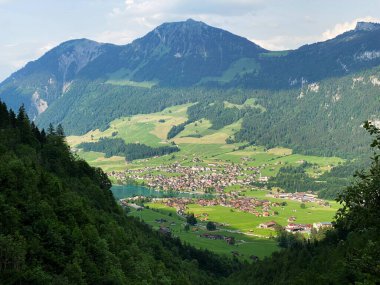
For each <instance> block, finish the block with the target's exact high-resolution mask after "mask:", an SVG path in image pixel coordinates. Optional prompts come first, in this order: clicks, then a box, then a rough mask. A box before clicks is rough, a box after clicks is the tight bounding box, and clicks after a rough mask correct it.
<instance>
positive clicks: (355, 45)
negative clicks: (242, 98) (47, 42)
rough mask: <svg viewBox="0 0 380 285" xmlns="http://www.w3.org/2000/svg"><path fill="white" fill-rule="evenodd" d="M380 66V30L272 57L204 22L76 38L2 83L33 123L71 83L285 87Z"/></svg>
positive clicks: (1, 90)
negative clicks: (125, 38) (126, 37)
mask: <svg viewBox="0 0 380 285" xmlns="http://www.w3.org/2000/svg"><path fill="white" fill-rule="evenodd" d="M379 64H380V25H379V24H374V23H363V22H360V23H358V25H357V27H356V29H355V30H352V31H349V32H346V33H344V34H342V35H340V36H338V37H336V38H334V39H332V40H328V41H326V42H321V43H316V44H312V45H306V46H303V47H300V48H299V49H296V50H292V51H283V52H270V51H267V50H265V49H263V48H261V47H259V46H258V45H256V44H254V43H252V42H250V41H249V40H247V39H245V38H242V37H239V36H237V35H234V34H232V33H230V32H227V31H224V30H222V29H218V28H214V27H211V26H209V25H207V24H205V23H202V22H198V21H194V20H191V19H189V20H187V21H184V22H176V23H165V24H162V25H160V26H159V27H157V28H155V29H154V30H153V31H151V32H149V33H148V34H147V35H145V36H144V37H142V38H140V39H137V40H135V41H133V42H132V43H131V44H127V45H124V46H116V45H112V44H100V43H97V42H94V41H90V40H86V39H81V40H72V41H68V42H65V43H62V44H61V45H59V46H58V47H56V48H54V49H52V50H51V51H49V52H47V53H46V54H45V55H43V56H42V57H41V58H40V59H38V60H36V61H33V62H30V63H28V64H27V65H26V66H25V67H24V68H22V69H21V70H19V71H17V72H15V73H14V74H12V75H11V76H10V77H9V78H7V79H6V80H5V81H4V82H2V83H1V84H0V98H1V99H2V100H4V101H5V102H6V103H7V104H8V105H9V106H10V107H11V108H14V109H17V108H18V106H20V105H21V104H24V105H25V106H26V109H27V111H28V114H29V115H30V116H31V117H32V118H36V117H38V116H39V115H40V114H41V113H43V112H44V111H45V110H46V109H47V108H48V107H49V106H51V105H52V104H53V102H54V101H55V100H56V99H57V98H59V97H60V96H62V95H63V94H65V93H66V92H67V91H68V89H69V87H70V86H71V85H72V83H73V82H77V81H86V82H88V81H92V82H93V81H99V82H106V83H114V84H121V85H128V84H129V85H136V86H139V85H143V86H146V85H147V86H154V85H156V86H161V87H189V86H205V87H218V88H219V87H226V88H231V87H243V88H255V89H258V88H260V89H283V88H293V87H299V86H302V85H303V84H305V83H307V82H314V81H317V80H322V79H324V78H330V77H336V76H344V75H347V74H350V73H353V72H357V71H360V70H363V69H368V68H371V67H374V66H377V65H379Z"/></svg>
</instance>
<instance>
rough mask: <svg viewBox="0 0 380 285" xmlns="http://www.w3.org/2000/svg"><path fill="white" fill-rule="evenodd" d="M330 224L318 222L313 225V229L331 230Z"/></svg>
mask: <svg viewBox="0 0 380 285" xmlns="http://www.w3.org/2000/svg"><path fill="white" fill-rule="evenodd" d="M332 226H333V225H332V223H330V222H319V223H314V224H313V228H314V229H316V230H320V229H326V228H332Z"/></svg>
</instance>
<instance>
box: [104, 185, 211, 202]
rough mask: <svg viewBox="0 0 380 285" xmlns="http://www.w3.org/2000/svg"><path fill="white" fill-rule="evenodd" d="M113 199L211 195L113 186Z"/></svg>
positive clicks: (131, 186)
mask: <svg viewBox="0 0 380 285" xmlns="http://www.w3.org/2000/svg"><path fill="white" fill-rule="evenodd" d="M111 191H112V193H113V195H114V196H115V199H122V198H129V197H134V196H144V197H151V198H166V197H181V198H191V197H192V198H196V197H197V198H198V197H202V198H207V197H210V196H211V195H199V194H191V193H184V192H167V191H157V190H154V189H151V188H148V187H145V186H139V185H113V186H112V188H111Z"/></svg>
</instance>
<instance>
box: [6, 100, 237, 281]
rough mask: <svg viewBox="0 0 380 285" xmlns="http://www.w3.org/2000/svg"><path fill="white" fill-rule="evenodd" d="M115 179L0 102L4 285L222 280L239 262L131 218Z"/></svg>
mask: <svg viewBox="0 0 380 285" xmlns="http://www.w3.org/2000/svg"><path fill="white" fill-rule="evenodd" d="M110 186H111V184H110V181H109V180H108V178H107V176H106V175H105V174H104V173H103V172H102V170H100V169H94V168H91V167H90V166H89V165H88V164H87V163H86V162H84V161H83V160H80V159H78V158H77V157H76V156H75V155H73V154H72V153H71V152H70V149H69V147H68V146H67V145H66V143H65V138H64V136H63V131H62V128H60V127H59V128H57V129H56V130H54V128H52V127H50V128H49V130H48V132H47V134H46V133H45V131H40V130H38V129H37V128H36V127H35V126H34V124H33V123H31V122H30V121H29V119H28V118H27V116H26V114H25V111H24V109H23V108H21V109H20V112H19V113H18V115H17V116H16V115H15V113H13V112H12V111H9V112H8V111H7V109H6V106H5V105H4V104H3V103H0V280H1V284H218V283H220V282H221V278H222V276H227V275H228V274H229V273H231V272H232V270H234V268H236V266H239V264H238V263H232V262H231V261H230V260H228V259H226V258H221V257H216V256H215V255H213V254H211V253H209V252H207V251H198V250H195V249H194V248H192V247H189V246H186V245H183V244H181V242H180V241H179V240H178V239H172V238H170V237H164V236H162V235H161V234H159V233H156V232H153V231H152V230H151V229H150V228H149V227H148V226H146V225H144V224H142V223H140V222H139V221H137V220H135V219H133V218H128V217H127V216H126V214H125V213H124V211H123V210H122V209H121V208H120V207H119V206H117V204H116V202H115V200H114V198H113V196H112V193H111V191H110Z"/></svg>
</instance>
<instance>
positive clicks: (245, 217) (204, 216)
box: [131, 189, 339, 259]
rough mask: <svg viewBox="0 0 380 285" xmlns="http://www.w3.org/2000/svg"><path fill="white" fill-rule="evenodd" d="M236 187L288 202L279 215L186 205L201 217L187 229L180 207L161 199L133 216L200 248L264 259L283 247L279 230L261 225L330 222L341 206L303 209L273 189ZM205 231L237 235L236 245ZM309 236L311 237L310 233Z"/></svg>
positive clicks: (244, 192) (313, 205)
mask: <svg viewBox="0 0 380 285" xmlns="http://www.w3.org/2000/svg"><path fill="white" fill-rule="evenodd" d="M233 190H235V191H236V190H239V191H241V195H244V196H245V197H254V198H258V199H265V200H269V201H273V202H280V203H281V202H284V201H286V205H285V206H278V207H273V208H272V209H271V210H273V211H277V212H278V215H274V216H270V217H257V216H255V215H253V214H251V213H247V212H243V211H240V210H238V209H234V208H230V207H224V206H218V205H217V206H201V205H198V204H188V205H187V208H186V211H187V213H194V215H195V216H196V217H197V220H198V224H197V225H196V226H193V227H191V228H190V230H189V231H185V230H184V226H185V224H186V221H185V219H184V218H183V217H182V216H179V215H177V213H176V209H174V208H171V207H168V206H167V205H165V204H163V203H160V202H159V201H154V202H151V203H146V204H145V206H146V207H147V208H146V209H144V210H142V211H132V213H131V215H133V216H135V217H139V218H140V219H142V220H143V221H144V222H146V223H148V224H149V225H151V226H152V227H153V228H155V229H159V228H160V227H166V228H169V229H170V230H171V233H172V235H174V236H178V237H180V238H181V240H183V241H185V242H188V243H190V244H192V245H194V246H196V247H198V248H203V249H206V248H207V249H209V250H212V251H214V252H216V253H220V254H232V252H233V251H235V252H238V253H239V257H240V258H242V259H247V258H248V257H249V256H251V255H256V256H258V257H260V258H263V257H265V256H268V255H270V254H271V253H272V252H273V251H276V250H278V249H279V248H278V247H277V242H276V240H275V238H274V237H275V236H276V232H275V231H274V230H273V229H262V228H260V227H259V225H260V224H261V223H265V222H269V221H274V222H276V223H277V224H279V225H281V226H283V227H284V226H286V225H287V224H288V223H289V222H288V218H289V217H291V216H294V217H296V221H295V222H296V223H300V224H312V223H316V222H330V221H332V220H333V219H334V216H335V213H336V210H337V209H338V208H339V205H338V204H337V203H336V202H334V201H329V204H330V206H321V205H318V204H317V203H305V206H306V207H305V208H302V207H301V203H300V202H298V201H291V200H284V199H278V198H277V199H276V198H271V197H268V193H269V192H268V191H265V190H244V189H233ZM157 219H164V220H166V222H163V223H160V222H157ZM207 221H212V222H215V223H217V224H218V226H217V230H216V231H212V232H210V231H207V230H206V223H207ZM203 233H210V234H220V235H224V236H233V237H234V238H235V240H236V244H235V245H229V244H227V243H226V242H225V241H222V240H210V239H207V238H204V237H200V235H201V234H203ZM305 235H306V236H307V234H305ZM235 254H236V253H235Z"/></svg>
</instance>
